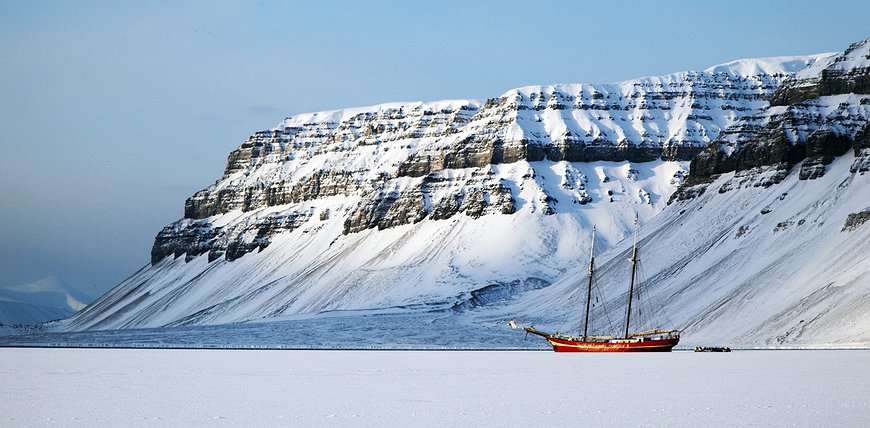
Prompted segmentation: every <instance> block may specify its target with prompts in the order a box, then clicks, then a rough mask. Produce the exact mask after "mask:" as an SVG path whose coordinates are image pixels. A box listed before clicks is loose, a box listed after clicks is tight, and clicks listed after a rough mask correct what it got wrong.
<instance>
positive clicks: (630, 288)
mask: <svg viewBox="0 0 870 428" xmlns="http://www.w3.org/2000/svg"><path fill="white" fill-rule="evenodd" d="M629 261H630V262H631V282H629V284H628V311H626V312H627V314H626V316H625V338H626V339H628V326H629V324H631V300H632V294H633V293H634V278H635V276H636V274H637V214H635V215H634V248H633V250H632V252H631V259H629Z"/></svg>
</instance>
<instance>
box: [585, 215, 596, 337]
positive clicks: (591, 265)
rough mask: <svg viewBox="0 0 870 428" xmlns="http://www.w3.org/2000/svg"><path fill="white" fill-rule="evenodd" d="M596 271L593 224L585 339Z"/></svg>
mask: <svg viewBox="0 0 870 428" xmlns="http://www.w3.org/2000/svg"><path fill="white" fill-rule="evenodd" d="M594 272H595V226H592V247H591V248H590V249H589V285H587V286H586V321H585V322H584V323H583V339H584V340H585V339H586V336H587V334H588V333H589V304H590V303H592V275H593V273H594Z"/></svg>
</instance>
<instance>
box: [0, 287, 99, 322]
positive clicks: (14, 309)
mask: <svg viewBox="0 0 870 428" xmlns="http://www.w3.org/2000/svg"><path fill="white" fill-rule="evenodd" d="M92 300H94V298H93V297H91V296H88V295H86V294H84V293H82V292H81V291H78V290H76V289H74V288H72V287H69V286H66V285H64V284H62V283H61V282H60V281H59V280H58V279H57V278H43V279H41V280H39V281H36V282H34V283H30V284H19V285H14V286H6V287H0V324H7V325H9V324H36V323H40V322H44V321H51V320H56V319H61V318H68V317H70V316H72V315H73V314H74V313H76V311H78V310H79V309H82V308H84V307H85V305H86V304H87V303H89V302H91V301H92Z"/></svg>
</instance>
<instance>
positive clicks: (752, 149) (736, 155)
mask: <svg viewBox="0 0 870 428" xmlns="http://www.w3.org/2000/svg"><path fill="white" fill-rule="evenodd" d="M868 118H870V39H868V40H864V41H861V42H858V43H855V44H853V45H852V46H850V47H849V49H847V50H846V51H844V52H843V53H841V54H838V55H835V56H832V57H830V58H828V59H825V60H822V61H819V62H817V63H815V64H813V65H812V66H809V67H807V68H805V69H803V70H801V71H800V72H798V73H796V74H795V75H794V76H792V77H791V78H789V79H787V80H786V81H785V82H784V83H783V84H782V86H781V87H780V88H779V89H777V90H776V92H775V93H774V94H773V96H772V102H771V106H770V107H769V108H767V109H764V110H763V111H761V112H760V113H759V114H755V115H751V116H747V117H744V118H741V119H740V120H738V121H737V123H736V125H735V126H732V127H731V128H729V129H728V130H726V131H724V132H722V133H721V134H720V135H719V137H718V138H717V139H716V140H715V141H713V142H712V143H711V144H710V145H709V146H707V148H706V149H704V150H703V151H702V152H701V153H700V154H699V155H698V156H697V157H696V158H695V159H694V160H693V161H692V165H691V171H692V174H691V178H690V181H691V182H695V183H697V182H703V181H708V180H709V179H710V178H711V177H713V176H714V175H717V174H721V173H725V172H732V171H750V170H755V172H756V173H759V174H760V175H764V179H761V180H759V181H757V183H758V184H760V185H764V186H769V185H771V184H774V183H776V182H778V181H779V180H782V179H783V178H784V177H785V176H786V175H787V174H788V171H789V170H790V169H791V168H792V167H793V166H794V165H796V164H797V163H798V162H802V164H801V170H800V178H801V179H804V180H808V179H815V178H819V177H821V176H822V175H824V174H825V170H826V165H829V164H830V163H831V162H832V161H833V160H834V158H836V157H837V156H841V155H843V154H844V153H846V152H847V151H849V150H853V151H854V152H855V155H856V159H855V164H854V165H853V167H852V169H853V170H854V171H867V165H868V154H870V153H868V152H867V149H866V147H867V146H866V145H867V141H866V140H867V135H868V131H870V129H868V125H867V119H868ZM759 174H756V175H759ZM680 195H683V193H681V194H680Z"/></svg>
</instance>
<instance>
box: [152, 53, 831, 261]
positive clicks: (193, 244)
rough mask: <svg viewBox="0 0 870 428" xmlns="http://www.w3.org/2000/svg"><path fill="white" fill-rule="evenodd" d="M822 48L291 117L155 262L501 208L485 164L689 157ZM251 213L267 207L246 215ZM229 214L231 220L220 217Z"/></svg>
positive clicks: (190, 205)
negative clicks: (319, 230) (318, 208)
mask: <svg viewBox="0 0 870 428" xmlns="http://www.w3.org/2000/svg"><path fill="white" fill-rule="evenodd" d="M826 57H827V56H824V55H822V56H813V57H781V58H770V59H763V60H743V61H735V62H732V63H728V64H723V65H720V66H716V67H712V68H710V69H708V70H705V71H703V72H683V73H676V74H672V75H668V76H662V77H650V78H643V79H637V80H631V81H626V82H620V83H615V84H595V85H589V84H576V85H550V86H530V87H524V88H519V89H514V90H511V91H508V92H506V93H505V94H503V95H502V96H500V97H498V98H492V99H489V100H486V101H483V102H479V101H468V100H455V101H442V102H434V103H407V104H398V103H397V104H385V105H379V106H374V107H367V108H358V109H347V110H338V111H331V112H318V113H310V114H303V115H299V116H295V117H290V118H287V119H285V120H284V121H283V122H282V123H281V124H279V125H278V126H277V127H275V128H273V129H271V130H268V131H261V132H257V133H256V134H254V135H253V136H251V137H250V138H249V139H248V140H247V141H246V142H245V143H244V144H242V145H241V146H240V147H239V148H238V149H236V150H235V151H233V152H232V153H231V154H230V156H229V158H228V162H227V168H226V170H225V172H224V175H223V177H222V178H221V179H220V180H218V181H217V182H216V183H215V184H214V185H212V186H210V187H208V188H206V189H204V190H202V191H200V192H197V193H196V194H195V195H194V196H192V197H191V198H189V199H188V200H187V202H186V203H185V210H184V213H185V215H184V216H185V218H184V219H182V220H180V221H179V222H176V223H174V224H172V225H169V226H167V227H166V228H164V229H163V230H162V231H161V232H160V233H159V235H158V236H157V239H156V240H155V244H154V248H153V250H152V263H155V264H156V263H157V262H159V261H160V260H162V259H163V258H165V257H168V256H174V257H180V256H181V255H185V259H186V260H187V261H190V260H192V259H193V258H194V257H197V256H199V255H201V254H206V253H207V254H208V258H209V259H210V260H215V259H217V258H220V257H225V258H226V259H227V260H230V261H232V260H235V259H237V258H238V257H241V256H243V255H244V254H246V253H248V252H250V251H254V250H262V249H263V248H265V247H266V246H268V245H269V243H270V242H271V237H272V236H274V235H275V234H276V233H280V232H285V231H290V230H293V229H294V228H296V227H298V225H299V224H300V222H301V221H304V220H305V219H307V218H310V217H311V216H318V217H322V216H341V217H342V218H343V219H344V229H343V232H344V233H345V234H347V233H355V232H359V231H361V230H364V229H368V228H378V229H384V228H389V227H395V226H399V225H404V224H413V223H416V222H419V221H422V220H424V219H427V218H429V219H447V218H451V217H453V216H455V215H457V214H459V213H464V214H465V215H467V216H469V217H472V218H477V217H480V216H481V215H484V214H487V213H501V214H512V213H514V212H515V211H516V210H517V207H516V205H517V200H516V198H517V194H516V193H517V192H516V191H517V190H519V186H520V185H521V182H520V181H516V180H513V179H512V178H510V177H506V176H499V177H496V176H495V175H494V173H493V171H492V168H491V167H492V166H493V165H500V164H515V163H517V162H526V163H534V162H540V161H547V162H562V161H567V162H596V161H611V162H625V161H627V162H650V161H653V160H658V159H661V160H665V161H688V160H691V159H692V158H693V157H694V156H695V155H696V154H697V153H699V152H700V151H701V150H702V149H703V148H704V147H706V145H707V144H708V143H709V142H710V141H712V139H714V138H716V136H717V135H719V133H720V132H721V130H723V129H725V128H727V127H728V126H730V125H731V124H733V123H735V122H737V121H738V120H740V119H742V118H747V117H751V116H752V115H754V114H756V113H758V112H759V111H760V110H761V109H762V108H764V107H766V106H767V105H768V101H767V100H768V99H769V97H770V96H771V95H773V93H774V91H775V90H776V88H777V87H778V85H779V84H780V83H781V82H782V81H783V80H784V79H786V78H787V77H788V76H790V75H791V74H792V73H794V72H796V71H797V70H799V69H801V68H803V67H804V66H805V65H807V64H811V63H814V62H815V61H816V60H818V59H820V58H826ZM528 173H529V174H530V175H534V174H535V171H534V167H531V168H530V171H529V172H528ZM572 186H573V185H572ZM575 190H576V191H575V192H574V194H572V195H571V197H570V198H571V200H573V201H576V202H577V203H580V204H586V203H589V202H591V201H592V196H590V195H589V194H588V193H585V190H584V188H583V186H582V183H581V184H580V185H579V187H577V188H576V189H575ZM333 196H343V197H346V198H352V199H354V202H352V203H351V202H350V201H348V204H344V205H342V207H341V208H340V209H332V210H331V211H329V212H313V211H311V210H310V209H311V207H308V208H306V209H307V210H308V211H305V210H300V208H299V206H300V204H302V205H304V204H306V203H307V202H310V201H315V200H320V199H323V198H328V197H333ZM536 198H538V197H536ZM539 199H543V200H546V201H550V202H549V203H547V204H545V205H546V207H545V208H543V209H542V212H543V213H544V214H552V213H554V212H555V211H554V209H553V208H552V207H550V206H551V205H552V201H554V200H556V197H555V196H554V195H549V194H543V195H542V196H540V198H539ZM607 199H608V200H609V199H610V198H609V196H607ZM274 207H284V208H283V209H281V210H280V212H278V211H275V210H272V209H271V208H274ZM261 210H267V211H269V214H268V215H266V216H258V215H251V214H253V213H257V212H259V211H261ZM240 213H241V214H240ZM226 216H229V217H232V218H233V219H234V220H233V221H230V222H225V221H224V220H221V219H218V218H219V217H226Z"/></svg>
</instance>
